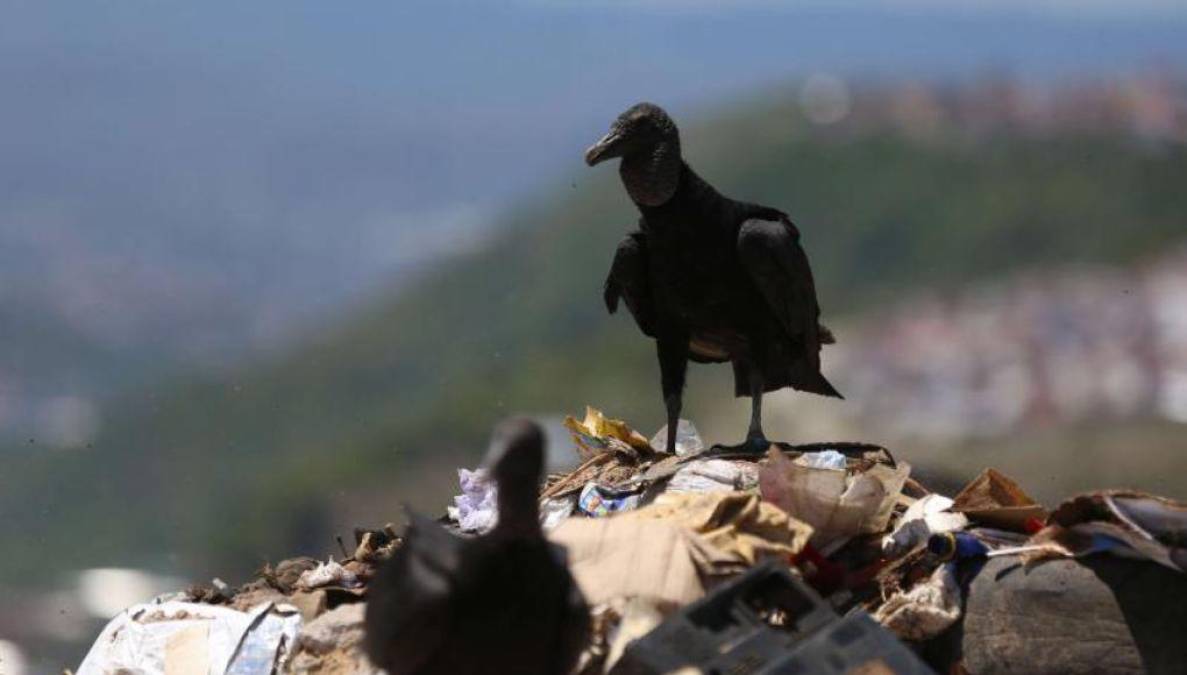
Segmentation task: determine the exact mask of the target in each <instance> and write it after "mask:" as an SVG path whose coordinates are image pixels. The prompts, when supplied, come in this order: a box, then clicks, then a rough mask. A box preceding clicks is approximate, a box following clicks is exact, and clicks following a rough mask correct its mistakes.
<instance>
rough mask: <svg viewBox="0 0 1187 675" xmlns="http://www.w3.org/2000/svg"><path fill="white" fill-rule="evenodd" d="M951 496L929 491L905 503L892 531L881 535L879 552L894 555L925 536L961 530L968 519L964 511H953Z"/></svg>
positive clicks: (922, 540)
mask: <svg viewBox="0 0 1187 675" xmlns="http://www.w3.org/2000/svg"><path fill="white" fill-rule="evenodd" d="M951 507H952V500H951V499H949V498H947V497H945V496H944V495H938V494H930V495H927V496H926V497H924V498H922V499H920V500H918V501H916V502H915V503H914V504H911V505H910V506H909V507H907V511H906V512H905V513H904V514H903V516H902V518H900V519H899V523H898V526H897V527H895V528H894V532H892V533H890V534H888V535H886V536H885V537H883V538H882V554H883V555H885V556H886V557H888V558H897V557H899V556H901V555H904V554H906V553H908V552H910V551H911V550H912V549H914V548H915V547H916V546H922V545H923V544H925V543H927V538H928V537H930V536H931V535H933V534H939V533H941V532H954V531H956V530H963V529H965V528H966V527H968V525H969V519H968V517H967V516H965V515H964V514H963V513H952V512H950V511H949V510H948V509H949V508H951Z"/></svg>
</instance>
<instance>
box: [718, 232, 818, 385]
mask: <svg viewBox="0 0 1187 675" xmlns="http://www.w3.org/2000/svg"><path fill="white" fill-rule="evenodd" d="M738 258H739V260H740V261H741V263H742V267H743V268H744V269H745V270H746V273H747V274H749V275H750V278H751V280H753V281H754V285H755V286H756V287H758V291H759V293H761V294H762V296H763V298H764V299H765V300H766V301H767V305H768V306H770V308H771V311H772V312H774V313H775V317H776V318H777V319H778V321H779V324H780V325H782V326H783V328H784V330H786V331H787V333H788V335H789V336H790V337H792V338H796V339H800V340H803V341H804V348H805V349H804V352H805V355H806V356H807V357H808V358H809V359H811V360H812V362H813V363H812V365H813V366H814V368H816V369H819V367H820V357H819V351H820V335H819V328H818V327H817V323H816V322H817V320H818V319H819V316H820V309H819V307H818V306H817V304H816V286H815V283H814V282H813V281H812V268H811V267H809V265H808V256H807V255H806V254H805V253H804V249H802V248H801V247H800V242H799V233H798V232H796V230H795V227H794V226H792V225H791V224H790V223H787V222H779V221H773V220H757V219H752V220H747V221H745V222H744V223H742V226H741V228H740V229H739V230H738Z"/></svg>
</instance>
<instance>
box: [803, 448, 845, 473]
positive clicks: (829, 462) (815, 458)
mask: <svg viewBox="0 0 1187 675" xmlns="http://www.w3.org/2000/svg"><path fill="white" fill-rule="evenodd" d="M793 461H794V462H795V463H796V464H799V465H800V466H806V467H808V468H811V469H836V470H838V471H844V470H845V455H842V454H841V453H839V452H837V451H836V450H821V451H820V452H805V453H804V454H802V455H800V456H799V457H796V458H795V459H794V460H793Z"/></svg>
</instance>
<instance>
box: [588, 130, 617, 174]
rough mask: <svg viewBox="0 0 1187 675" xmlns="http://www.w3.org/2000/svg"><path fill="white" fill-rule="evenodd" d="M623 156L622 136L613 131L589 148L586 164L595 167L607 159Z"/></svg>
mask: <svg viewBox="0 0 1187 675" xmlns="http://www.w3.org/2000/svg"><path fill="white" fill-rule="evenodd" d="M621 155H622V134H620V133H618V132H616V131H611V132H610V133H608V134H606V135H605V136H602V138H601V139H599V140H598V142H597V143H594V144H593V145H591V146H589V150H586V151H585V163H586V164H588V165H590V166H593V165H595V164H597V163H599V162H603V161H605V160H607V159H612V158H614V157H619V156H621Z"/></svg>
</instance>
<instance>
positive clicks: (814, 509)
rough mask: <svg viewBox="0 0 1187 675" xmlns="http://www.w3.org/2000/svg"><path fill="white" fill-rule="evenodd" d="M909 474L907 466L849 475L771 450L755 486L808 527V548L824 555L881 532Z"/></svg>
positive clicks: (880, 466) (874, 468) (883, 466)
mask: <svg viewBox="0 0 1187 675" xmlns="http://www.w3.org/2000/svg"><path fill="white" fill-rule="evenodd" d="M910 473H911V467H910V466H909V465H908V464H907V463H906V462H899V463H898V464H897V465H896V466H894V467H891V466H888V465H886V464H881V463H877V464H874V465H873V466H872V467H870V468H869V469H866V470H864V471H856V472H852V473H851V472H849V471H847V470H840V469H821V468H814V467H810V466H804V465H802V464H798V463H796V462H794V461H792V460H790V459H788V458H787V457H786V456H784V455H783V453H782V452H779V451H778V450H776V449H775V448H771V449H770V450H769V451H768V452H767V461H766V463H765V464H764V465H762V467H761V468H760V469H759V475H758V482H759V489H760V490H761V492H762V496H763V499H765V500H766V501H769V502H771V503H772V504H775V505H776V506H778V507H779V508H781V509H783V510H784V511H786V512H787V513H788V515H790V516H792V517H794V518H797V519H799V520H802V521H803V522H805V523H807V524H808V525H811V526H812V528H813V529H814V530H815V532H814V534H813V535H812V542H811V543H812V546H813V547H815V548H816V549H817V550H824V549H825V548H826V547H828V546H830V545H833V544H836V543H839V542H842V541H844V540H846V539H848V538H849V537H852V536H854V535H857V534H862V533H866V534H872V533H875V532H883V531H885V530H886V527H887V525H888V524H889V522H890V516H891V514H892V513H893V511H894V504H895V500H896V499H897V498H898V495H899V494H900V493H901V492H902V489H903V484H904V483H905V482H906V480H907V476H908V475H910Z"/></svg>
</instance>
